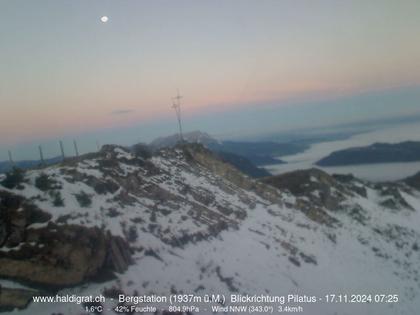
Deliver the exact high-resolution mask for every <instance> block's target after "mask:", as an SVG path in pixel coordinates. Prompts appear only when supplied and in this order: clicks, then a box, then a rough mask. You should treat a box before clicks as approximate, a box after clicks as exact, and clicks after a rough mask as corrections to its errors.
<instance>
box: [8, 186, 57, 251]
mask: <svg viewBox="0 0 420 315" xmlns="http://www.w3.org/2000/svg"><path fill="white" fill-rule="evenodd" d="M50 218H51V215H50V214H48V213H46V212H43V211H41V210H40V209H38V208H37V207H35V206H34V205H32V204H31V203H29V202H27V201H26V200H25V199H24V198H23V197H20V196H17V195H14V194H11V193H9V192H6V191H0V247H1V246H3V245H5V246H6V247H14V246H17V245H19V243H20V242H22V241H23V240H24V238H25V229H26V227H27V226H28V225H30V224H33V223H43V222H47V221H48V220H50Z"/></svg>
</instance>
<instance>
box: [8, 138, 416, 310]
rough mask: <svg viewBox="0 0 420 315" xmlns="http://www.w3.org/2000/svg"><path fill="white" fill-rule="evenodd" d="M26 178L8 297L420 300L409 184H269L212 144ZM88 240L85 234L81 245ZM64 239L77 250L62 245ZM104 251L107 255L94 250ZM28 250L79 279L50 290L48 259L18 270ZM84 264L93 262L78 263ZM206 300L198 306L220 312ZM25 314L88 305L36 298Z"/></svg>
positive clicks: (274, 180) (297, 176)
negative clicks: (43, 267) (45, 271)
mask: <svg viewBox="0 0 420 315" xmlns="http://www.w3.org/2000/svg"><path fill="white" fill-rule="evenodd" d="M19 186H20V187H19ZM19 186H17V187H15V188H12V189H6V188H1V187H0V191H1V194H0V199H1V202H2V207H3V211H5V209H8V210H7V211H9V212H10V213H11V214H12V215H11V216H9V218H4V217H2V218H1V219H0V222H1V224H0V227H3V228H0V232H1V231H2V230H3V231H4V233H0V236H1V235H3V236H2V237H1V238H2V239H3V240H2V241H1V240H0V246H1V247H0V266H6V265H7V266H11V267H10V268H2V267H0V278H2V279H3V280H0V284H1V285H2V290H3V291H2V292H7V289H6V288H9V289H10V290H12V289H16V288H19V289H24V290H41V289H42V292H44V290H46V292H49V293H53V294H54V293H55V292H57V290H59V291H58V292H59V293H60V294H78V295H89V294H93V295H98V294H105V295H107V296H112V295H113V294H112V292H114V293H115V292H124V293H125V294H128V295H136V296H137V295H143V294H161V295H169V294H171V293H181V292H182V293H194V294H197V295H200V294H201V295H204V294H212V293H214V294H227V295H229V294H250V295H254V294H272V295H283V294H305V295H316V296H321V297H322V296H324V295H325V294H330V293H335V294H340V293H343V294H344V293H346V294H352V293H357V294H367V293H371V294H376V293H378V294H379V293H381V294H399V299H400V302H399V303H380V304H374V303H373V304H372V303H357V304H339V305H337V304H326V303H324V302H320V303H316V304H311V305H308V306H304V308H305V309H304V312H303V313H304V314H311V315H314V314H315V315H316V314H320V315H321V314H322V315H329V314H331V315H332V314H339V315H345V314H362V315H363V314H366V315H367V314H369V315H371V314H373V315H375V314H378V315H379V314H381V315H383V314H385V315H386V314H407V315H408V314H410V315H411V314H415V313H416V311H417V309H418V308H419V307H420V302H419V301H420V298H419V297H420V278H419V274H418V273H419V270H420V251H419V245H420V227H419V224H418V222H420V213H419V211H420V192H419V191H418V190H415V189H414V188H411V187H409V186H407V185H406V184H404V183H390V184H371V183H368V182H364V181H360V180H357V179H355V178H352V177H345V176H340V177H331V176H329V175H327V174H325V173H323V172H321V171H319V170H309V171H302V172H298V173H292V174H285V175H282V176H276V177H271V178H267V179H264V180H263V181H261V182H258V181H255V180H252V179H250V178H249V177H247V176H245V175H243V174H242V173H241V172H239V171H238V170H237V169H235V168H234V167H232V166H231V165H229V164H227V163H225V162H223V161H222V160H219V159H218V158H217V156H216V155H214V154H213V153H211V152H209V151H208V150H206V149H205V148H203V147H202V146H200V145H183V146H178V147H176V148H173V149H164V150H161V151H159V152H157V153H155V154H154V155H153V156H148V155H135V154H133V153H132V152H130V150H127V149H125V148H122V147H117V146H105V147H104V148H103V149H102V151H101V152H99V153H95V154H90V155H87V156H83V157H81V158H80V159H75V160H72V161H68V162H66V163H62V164H59V165H54V166H50V167H47V168H45V169H43V170H32V171H28V172H26V174H25V181H24V182H23V183H21V184H20V185H19ZM6 196H7V198H6ZM16 200H18V202H17V201H16ZM59 201H60V202H59ZM2 213H4V212H2ZM22 213H24V214H25V215H24V216H23V217H24V218H25V220H22V215H21V214H22ZM35 214H37V215H35ZM11 218H12V219H13V220H11ZM75 229H76V230H77V229H79V230H78V232H75ZM57 231H59V232H60V231H62V232H63V236H57V234H54V233H57ZM64 232H65V233H64ZM80 234H83V235H86V236H84V237H82V239H81V240H80V241H83V244H85V245H84V246H82V247H81V248H80V247H78V246H77V244H79V238H80V236H79V235H80ZM39 235H41V236H40V237H36V236H39ZM57 237H58V239H59V240H61V238H62V237H63V241H62V243H63V244H64V243H65V242H64V239H67V240H68V243H69V244H70V245H69V246H70V249H71V250H69V251H64V252H62V251H58V248H57V245H54V244H56V242H55V241H53V239H54V238H57ZM60 242H61V241H60ZM98 244H99V245H98ZM93 245H95V246H96V247H94V246H93ZM86 247H88V248H90V247H91V248H92V251H89V250H88V251H86V250H83V248H86ZM43 248H44V251H43V256H42V257H38V255H37V253H38V252H40V251H42V249H43ZM94 248H100V249H101V251H100V253H101V254H100V255H102V256H101V257H99V258H98V256H97V255H93V256H92V253H93V254H95V253H96V252H95V250H94ZM124 248H125V250H124ZM74 251H75V252H76V253H77V255H76V256H71V255H72V254H71V253H72V252H74ZM28 253H32V255H34V256H32V257H35V258H39V259H41V258H42V259H43V260H44V261H52V260H54V261H56V262H57V259H59V258H60V259H64V260H66V259H67V258H69V257H74V259H73V260H71V262H72V263H71V264H70V265H69V266H68V268H64V270H62V269H60V266H61V265H62V264H63V262H61V263H60V262H59V263H58V264H57V263H56V264H53V263H52V262H51V263H50V264H49V265H47V267H48V266H50V267H48V268H52V269H51V271H54V272H62V274H65V275H66V276H68V277H69V279H73V278H71V277H70V275H69V273H68V272H69V270H70V271H71V272H72V274H73V275H78V278H77V279H76V280H74V281H73V282H68V283H53V284H51V283H49V282H48V279H49V280H51V277H36V276H34V273H36V271H37V270H39V268H40V264H42V262H41V261H40V260H35V261H34V262H33V264H32V265H31V266H27V265H25V267H29V268H32V269H30V270H31V271H32V272H26V273H25V274H21V273H17V272H16V270H15V269H14V268H12V266H15V265H16V264H17V263H18V264H21V263H25V262H26V261H27V260H26V259H27V257H28V256H27V255H28ZM92 257H96V259H92ZM79 259H80V260H79ZM78 261H79V262H80V264H82V265H86V262H87V261H89V262H91V263H89V264H87V265H88V267H84V268H80V266H78V265H77V262H78ZM53 266H55V267H53ZM57 266H58V267H57ZM57 268H58V269H57ZM5 279H8V280H5ZM92 280H95V281H92ZM69 286H70V287H69ZM64 287H68V288H66V289H65V288H64ZM5 289H6V291H5ZM30 292H32V291H30ZM110 292H111V293H110ZM25 294H29V296H30V294H31V293H28V291H25ZM38 294H41V293H39V292H38ZM20 298H21V300H22V295H21V296H20ZM1 301H2V299H1V298H0V303H1ZM24 304H25V303H21V304H20V305H21V306H22V305H24ZM116 304H117V303H116V301H111V300H110V299H108V300H107V301H106V302H105V303H103V306H104V307H105V311H104V312H103V314H115V313H114V312H113V311H108V309H112V308H113V307H114V306H115V305H116ZM15 305H18V303H17V302H16V303H15ZM201 306H202V307H201V310H200V314H210V313H211V312H210V309H209V307H208V306H207V308H206V306H205V305H201ZM22 307H23V306H22ZM159 307H160V310H162V309H168V305H164V304H161V305H159ZM16 313H17V314H52V313H61V314H86V311H84V309H83V305H77V304H68V303H49V304H42V303H31V304H29V305H28V307H27V308H26V309H22V310H20V311H16ZM158 313H159V312H158Z"/></svg>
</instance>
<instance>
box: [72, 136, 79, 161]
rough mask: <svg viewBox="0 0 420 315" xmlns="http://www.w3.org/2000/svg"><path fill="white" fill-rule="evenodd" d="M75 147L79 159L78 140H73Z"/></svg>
mask: <svg viewBox="0 0 420 315" xmlns="http://www.w3.org/2000/svg"><path fill="white" fill-rule="evenodd" d="M73 145H74V152H75V153H76V157H79V149H78V148H77V142H76V140H73Z"/></svg>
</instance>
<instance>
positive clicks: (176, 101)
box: [172, 89, 184, 142]
mask: <svg viewBox="0 0 420 315" xmlns="http://www.w3.org/2000/svg"><path fill="white" fill-rule="evenodd" d="M181 98H182V96H181V95H179V90H178V89H177V95H176V96H175V97H173V98H172V107H173V109H174V110H175V113H176V118H177V119H178V127H179V139H180V141H181V142H184V137H183V135H182V123H181Z"/></svg>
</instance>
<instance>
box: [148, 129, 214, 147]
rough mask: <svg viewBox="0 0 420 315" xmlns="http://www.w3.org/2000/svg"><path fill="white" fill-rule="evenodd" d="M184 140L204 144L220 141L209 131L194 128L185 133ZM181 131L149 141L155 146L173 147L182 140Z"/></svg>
mask: <svg viewBox="0 0 420 315" xmlns="http://www.w3.org/2000/svg"><path fill="white" fill-rule="evenodd" d="M183 138H184V141H186V142H190V143H201V144H203V145H204V146H207V145H209V144H218V143H219V141H218V140H216V139H215V138H213V137H212V136H210V135H209V134H208V133H206V132H203V131H200V130H194V131H190V132H186V133H184V134H183ZM180 140H181V139H180V136H179V133H176V134H173V135H169V136H166V137H159V138H156V139H155V140H153V141H152V142H150V143H149V145H150V146H152V147H154V148H164V147H173V146H175V145H176V144H177V143H178V142H179V141H180Z"/></svg>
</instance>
